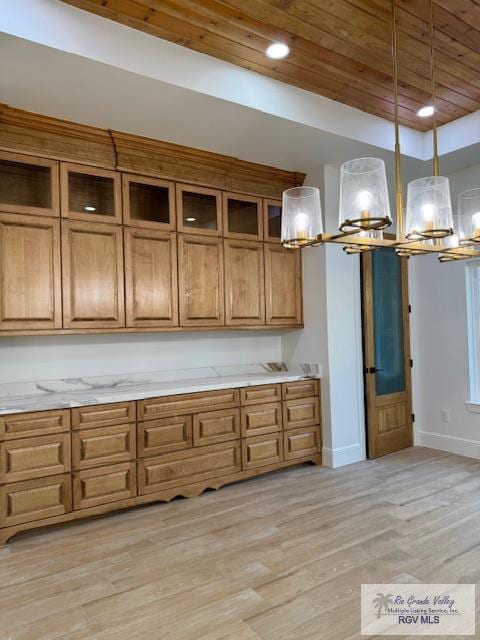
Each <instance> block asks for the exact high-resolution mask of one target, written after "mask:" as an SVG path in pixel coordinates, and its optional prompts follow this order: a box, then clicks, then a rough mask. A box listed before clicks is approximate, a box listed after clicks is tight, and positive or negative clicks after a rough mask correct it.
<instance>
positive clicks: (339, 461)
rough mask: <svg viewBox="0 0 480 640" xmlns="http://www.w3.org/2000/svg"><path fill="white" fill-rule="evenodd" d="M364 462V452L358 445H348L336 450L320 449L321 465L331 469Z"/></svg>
mask: <svg viewBox="0 0 480 640" xmlns="http://www.w3.org/2000/svg"><path fill="white" fill-rule="evenodd" d="M362 460H365V452H364V451H363V447H362V445H361V444H360V443H358V444H350V445H348V447H338V448H337V449H329V448H328V447H323V449H322V464H324V465H325V466H326V467H330V468H331V469H336V468H337V467H344V466H345V465H347V464H353V463H354V462H361V461H362Z"/></svg>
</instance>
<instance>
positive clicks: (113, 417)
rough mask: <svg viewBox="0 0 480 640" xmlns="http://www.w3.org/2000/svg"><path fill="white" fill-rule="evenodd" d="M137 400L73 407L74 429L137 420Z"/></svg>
mask: <svg viewBox="0 0 480 640" xmlns="http://www.w3.org/2000/svg"><path fill="white" fill-rule="evenodd" d="M135 418H136V407H135V402H134V401H132V402H114V403H112V404H99V405H96V406H91V407H76V408H75V409H72V428H73V429H92V428H93V429H95V428H96V427H109V426H116V425H117V424H124V423H125V422H135Z"/></svg>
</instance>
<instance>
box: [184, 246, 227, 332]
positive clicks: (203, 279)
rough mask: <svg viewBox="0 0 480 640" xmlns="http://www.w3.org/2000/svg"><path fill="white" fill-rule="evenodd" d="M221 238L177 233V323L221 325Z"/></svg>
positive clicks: (222, 320)
mask: <svg viewBox="0 0 480 640" xmlns="http://www.w3.org/2000/svg"><path fill="white" fill-rule="evenodd" d="M222 245H223V241H222V239H221V238H211V237H207V236H195V235H183V234H179V236H178V280H179V307H180V325H181V326H219V325H223V324H224V320H225V312H224V279H223V246H222Z"/></svg>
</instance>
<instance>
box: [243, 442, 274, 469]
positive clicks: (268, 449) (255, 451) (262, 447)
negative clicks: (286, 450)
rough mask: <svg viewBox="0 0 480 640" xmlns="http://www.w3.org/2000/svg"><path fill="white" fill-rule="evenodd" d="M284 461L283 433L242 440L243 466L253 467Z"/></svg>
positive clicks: (246, 467) (244, 467)
mask: <svg viewBox="0 0 480 640" xmlns="http://www.w3.org/2000/svg"><path fill="white" fill-rule="evenodd" d="M282 461H283V439H282V434H281V433H271V434H268V435H264V436H255V437H253V438H245V439H244V440H242V468H243V469H252V468H253V467H263V466H265V465H268V464H276V463H278V462H282Z"/></svg>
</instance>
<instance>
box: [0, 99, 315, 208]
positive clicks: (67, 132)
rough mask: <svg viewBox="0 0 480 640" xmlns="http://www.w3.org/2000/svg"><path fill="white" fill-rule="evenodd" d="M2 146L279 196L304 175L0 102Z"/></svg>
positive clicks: (151, 174) (108, 166) (40, 154)
mask: <svg viewBox="0 0 480 640" xmlns="http://www.w3.org/2000/svg"><path fill="white" fill-rule="evenodd" d="M0 150H4V151H13V152H19V153H26V154H30V155H37V156H43V157H46V158H52V159H55V160H64V161H67V162H77V163H82V164H88V165H93V166H97V167H104V168H106V169H119V170H121V171H126V172H129V173H139V174H143V175H145V176H152V177H158V178H164V179H170V180H177V181H180V182H192V183H194V184H198V185H204V186H210V187H214V188H217V189H225V190H227V191H237V192H240V193H245V194H254V195H258V196H264V197H266V198H279V197H280V196H281V194H282V192H283V191H284V190H285V189H289V188H290V187H297V186H300V185H302V184H303V181H304V179H305V174H303V173H298V172H295V171H285V170H283V169H276V168H274V167H269V166H266V165H262V164H257V163H254V162H248V161H245V160H239V159H238V158H234V157H231V156H225V155H222V154H218V153H213V152H211V151H205V150H201V149H194V148H192V147H186V146H183V145H177V144H173V143H170V142H162V141H160V140H154V139H152V138H145V137H142V136H137V135H132V134H128V133H122V132H120V131H109V130H107V129H100V128H98V127H91V126H89V125H84V124H78V123H75V122H69V121H67V120H61V119H59V118H52V117H49V116H43V115H40V114H36V113H31V112H28V111H23V110H21V109H15V108H13V107H9V106H8V105H1V104H0Z"/></svg>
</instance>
